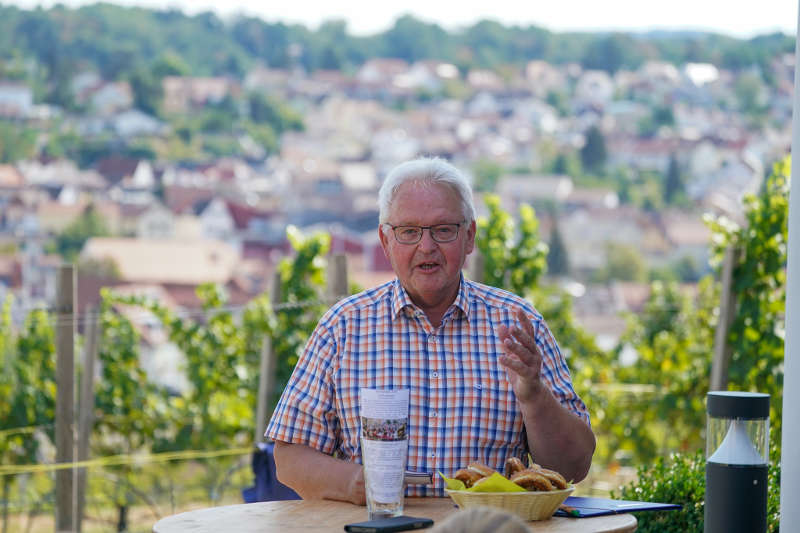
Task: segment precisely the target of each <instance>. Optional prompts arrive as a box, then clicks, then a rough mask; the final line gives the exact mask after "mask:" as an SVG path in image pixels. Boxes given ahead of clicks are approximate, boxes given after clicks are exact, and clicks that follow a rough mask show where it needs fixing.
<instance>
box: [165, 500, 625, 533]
mask: <svg viewBox="0 0 800 533" xmlns="http://www.w3.org/2000/svg"><path fill="white" fill-rule="evenodd" d="M457 511H458V510H457V509H456V507H455V506H454V505H453V501H452V500H451V499H450V498H406V503H405V509H404V513H405V514H407V515H410V516H421V517H426V518H432V519H433V520H434V522H440V521H442V520H444V518H445V517H447V516H448V515H450V514H451V513H455V512H457ZM366 519H367V509H366V507H361V506H357V505H353V504H350V503H342V502H334V501H329V500H287V501H277V502H261V503H247V504H242V505H226V506H223V507H211V508H208V509H200V510H198V511H189V512H186V513H180V514H176V515H173V516H168V517H166V518H162V519H161V520H159V521H158V522H156V524H155V525H154V526H153V532H154V533H179V532H180V533H183V532H186V531H192V532H196V533H218V532H220V531H231V532H236V533H251V532H252V533H278V532H280V533H292V532H312V533H313V532H320V533H321V532H334V531H335V532H337V533H339V532H342V531H344V525H345V524H349V523H352V522H362V521H364V520H366ZM529 525H530V529H531V531H534V532H536V531H550V532H555V533H589V532H597V533H600V532H606V533H623V532H630V531H635V530H636V518H635V517H634V516H633V515H630V514H620V515H611V516H598V517H595V518H562V517H557V516H556V517H553V518H551V519H550V520H544V521H539V522H530V523H529ZM422 531H425V530H422Z"/></svg>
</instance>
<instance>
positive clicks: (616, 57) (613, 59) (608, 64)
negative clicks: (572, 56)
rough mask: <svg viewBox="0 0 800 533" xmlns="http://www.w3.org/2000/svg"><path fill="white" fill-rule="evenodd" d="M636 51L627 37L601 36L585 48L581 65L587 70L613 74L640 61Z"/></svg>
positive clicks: (618, 34)
mask: <svg viewBox="0 0 800 533" xmlns="http://www.w3.org/2000/svg"><path fill="white" fill-rule="evenodd" d="M636 50H637V47H636V46H635V43H634V40H633V38H632V37H631V36H629V35H625V34H622V33H614V34H611V35H601V36H600V37H598V38H597V39H595V41H594V42H593V43H592V44H591V46H588V47H586V49H585V52H584V54H583V57H582V58H581V64H582V65H583V67H584V68H587V69H595V70H605V71H606V72H608V73H610V74H613V73H614V72H616V71H618V70H619V69H620V68H622V67H623V66H625V65H631V66H633V65H635V64H637V63H639V62H640V61H641V58H640V57H638V56H637V51H636Z"/></svg>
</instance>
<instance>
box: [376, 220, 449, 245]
mask: <svg viewBox="0 0 800 533" xmlns="http://www.w3.org/2000/svg"><path fill="white" fill-rule="evenodd" d="M461 224H463V222H457V223H455V224H435V225H433V226H393V225H391V224H389V223H388V222H387V223H384V225H385V226H389V227H390V228H392V231H394V238H395V239H397V242H399V243H400V244H417V243H418V242H419V241H420V239H422V232H423V230H428V231H429V232H430V233H431V238H432V239H433V240H434V241H436V242H453V241H454V240H456V239H457V238H458V228H460V227H461Z"/></svg>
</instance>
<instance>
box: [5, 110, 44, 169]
mask: <svg viewBox="0 0 800 533" xmlns="http://www.w3.org/2000/svg"><path fill="white" fill-rule="evenodd" d="M35 149H36V132H35V131H33V130H32V129H30V128H26V127H20V126H19V125H18V124H13V123H11V122H6V121H4V120H0V163H16V162H17V161H19V160H20V159H26V158H28V157H31V156H32V155H33V153H34V151H35Z"/></svg>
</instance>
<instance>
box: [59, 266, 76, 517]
mask: <svg viewBox="0 0 800 533" xmlns="http://www.w3.org/2000/svg"><path fill="white" fill-rule="evenodd" d="M74 304H75V269H74V267H73V266H72V265H61V266H60V267H59V268H58V278H57V294H56V413H55V414H56V462H57V463H71V462H72V461H73V458H74V447H75V437H74V426H75V425H74V420H75V404H74V402H75V344H74V342H75V308H74ZM74 482H75V476H74V472H73V469H72V468H61V469H59V470H56V532H67V531H75V530H76V527H75V526H76V522H75V512H74V511H75V504H76V501H75V495H76V494H75V485H74Z"/></svg>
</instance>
